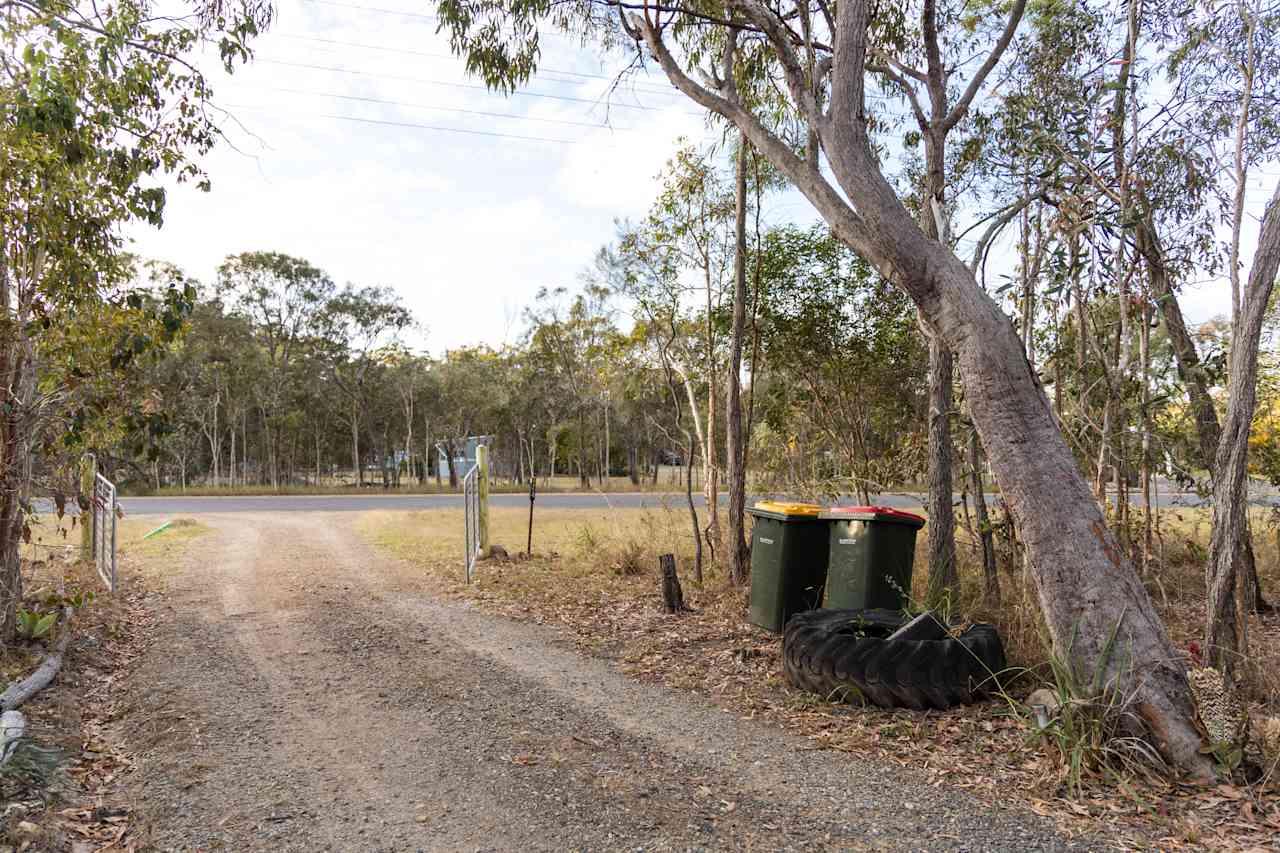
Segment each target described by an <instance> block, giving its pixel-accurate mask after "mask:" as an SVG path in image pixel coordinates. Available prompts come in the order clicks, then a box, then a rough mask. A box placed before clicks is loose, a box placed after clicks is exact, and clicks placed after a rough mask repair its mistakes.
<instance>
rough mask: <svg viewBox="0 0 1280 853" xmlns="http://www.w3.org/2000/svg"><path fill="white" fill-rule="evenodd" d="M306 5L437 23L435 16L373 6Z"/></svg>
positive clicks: (333, 1) (331, 1)
mask: <svg viewBox="0 0 1280 853" xmlns="http://www.w3.org/2000/svg"><path fill="white" fill-rule="evenodd" d="M306 2H307V3H318V4H320V5H321V6H338V7H339V8H342V9H358V10H360V11H362V12H377V13H379V14H382V15H403V16H404V17H406V18H421V19H423V20H424V21H438V20H440V18H439V17H437V16H436V15H426V14H423V13H422V12H401V11H399V10H398V9H379V8H377V7H374V6H361V5H359V4H357V3H339V2H338V0H306Z"/></svg>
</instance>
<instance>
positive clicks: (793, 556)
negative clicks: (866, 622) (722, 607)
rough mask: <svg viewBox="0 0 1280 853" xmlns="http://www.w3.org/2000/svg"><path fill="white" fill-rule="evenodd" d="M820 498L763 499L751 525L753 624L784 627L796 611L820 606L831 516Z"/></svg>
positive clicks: (771, 628) (753, 512) (770, 628)
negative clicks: (796, 500) (805, 501)
mask: <svg viewBox="0 0 1280 853" xmlns="http://www.w3.org/2000/svg"><path fill="white" fill-rule="evenodd" d="M821 511H822V508H821V507H819V506H818V505H817V504H803V503H783V502H779V501H759V502H758V503H756V505H755V506H754V507H750V508H749V509H747V512H749V513H751V515H752V516H754V517H755V525H754V526H753V528H752V531H751V613H750V619H751V624H753V625H758V626H760V627H761V628H764V629H765V630H766V631H772V632H774V633H775V634H778V633H781V632H782V629H783V628H785V627H786V626H787V620H788V619H790V618H791V616H792V615H793V614H796V613H800V612H802V611H805V610H813V609H814V608H817V607H821V606H822V587H823V584H824V583H825V581H826V579H827V553H828V544H827V522H825V521H823V520H822V519H821V518H819V515H820V513H821Z"/></svg>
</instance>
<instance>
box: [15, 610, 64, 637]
mask: <svg viewBox="0 0 1280 853" xmlns="http://www.w3.org/2000/svg"><path fill="white" fill-rule="evenodd" d="M56 624H58V611H56V610H55V611H53V612H52V613H40V612H38V611H31V610H19V611H18V636H19V637H22V638H23V639H24V640H39V639H41V638H43V637H44V636H45V635H47V634H48V633H49V632H50V631H52V630H53V626H54V625H56Z"/></svg>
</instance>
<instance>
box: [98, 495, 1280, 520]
mask: <svg viewBox="0 0 1280 853" xmlns="http://www.w3.org/2000/svg"><path fill="white" fill-rule="evenodd" d="M683 500H684V496H683V495H682V494H676V493H670V494H656V493H643V492H618V493H614V494H602V493H599V492H594V493H592V492H582V493H546V494H541V495H539V496H538V506H539V507H546V508H556V509H604V508H607V507H610V506H613V507H646V506H647V507H656V506H662V505H663V503H664V502H666V503H668V504H676V503H678V502H682V501H683ZM725 500H727V498H722V501H725ZM956 500H957V501H958V500H959V496H958V495H957V496H956ZM697 501H698V503H699V505H701V504H702V498H701V497H698V498H697ZM489 502H490V505H491V506H498V507H523V506H528V503H529V499H528V497H527V496H525V495H510V494H495V495H492V496H490V498H489ZM875 502H876V503H878V504H880V505H882V506H893V507H913V506H919V505H920V503H921V496H920V495H912V494H884V495H881V496H879V497H878V498H876V500H875ZM1136 502H1137V501H1136V499H1135V503H1136ZM120 503H121V505H122V506H123V507H124V511H125V513H127V514H128V515H202V514H205V513H211V512H363V511H366V510H373V509H446V508H457V507H461V506H462V496H461V495H458V494H445V495H387V494H377V495H279V496H261V497H160V498H121V499H120ZM841 503H856V500H854V499H852V498H850V499H848V500H845V501H841ZM1254 503H1255V504H1261V505H1270V506H1277V505H1280V501H1278V499H1277V496H1276V495H1275V494H1259V495H1258V496H1257V497H1256V498H1255V499H1254ZM1203 504H1204V501H1202V500H1201V499H1200V498H1199V497H1197V496H1196V495H1195V494H1194V493H1187V492H1176V493H1169V494H1165V493H1162V494H1161V495H1160V497H1159V505H1160V506H1161V507H1171V506H1201V505H1203Z"/></svg>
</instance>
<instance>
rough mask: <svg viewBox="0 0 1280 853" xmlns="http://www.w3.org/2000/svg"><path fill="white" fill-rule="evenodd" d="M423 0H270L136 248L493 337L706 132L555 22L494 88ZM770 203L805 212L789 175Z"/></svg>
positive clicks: (466, 339)
mask: <svg viewBox="0 0 1280 853" xmlns="http://www.w3.org/2000/svg"><path fill="white" fill-rule="evenodd" d="M375 7H376V8H375ZM432 8H433V6H432V5H431V4H428V3H414V2H411V0H350V2H347V0H281V2H280V3H279V4H278V7H277V18H276V21H275V23H274V24H273V26H272V28H271V30H270V31H269V32H268V33H267V34H266V35H265V36H263V37H262V38H260V39H259V40H258V41H257V43H256V51H257V56H256V59H255V61H254V62H253V63H252V64H251V65H250V66H249V67H247V68H243V69H240V70H239V71H237V72H236V74H235V75H234V76H232V77H227V76H226V75H225V74H223V73H221V72H220V71H218V70H211V73H210V76H211V79H212V81H213V83H214V91H215V95H216V102H217V103H218V104H219V105H220V106H222V107H225V108H226V109H227V110H229V112H230V113H231V114H232V115H233V116H234V120H229V121H227V122H226V126H225V130H226V132H227V135H228V137H229V139H230V142H231V143H232V144H223V145H221V146H219V147H218V148H217V149H215V151H214V152H213V153H212V154H210V155H209V157H208V158H207V159H206V160H205V163H204V165H205V168H206V170H207V171H208V173H209V176H210V178H211V179H212V182H213V190H212V192H210V193H201V192H198V191H196V190H194V189H193V188H191V187H177V188H174V189H172V190H171V192H170V195H169V201H168V206H167V209H166V212H165V225H164V227H163V228H162V229H159V230H154V229H146V228H141V227H139V228H135V229H133V230H132V231H131V232H130V233H131V235H132V236H133V237H134V239H135V240H136V244H135V251H137V252H138V253H140V254H141V255H143V256H145V257H149V258H157V259H163V260H167V261H171V262H173V263H176V264H178V265H179V266H181V267H182V268H184V269H185V270H186V271H187V272H189V273H191V274H193V275H195V276H196V277H198V278H200V279H202V280H204V281H211V280H212V279H213V278H214V270H215V269H216V267H217V265H218V263H219V262H220V261H221V259H222V258H223V257H225V256H226V255H228V254H231V253H235V252H243V251H251V250H274V251H281V252H286V253H288V254H292V255H297V256H300V257H304V258H306V259H308V260H309V261H311V262H312V263H314V264H316V265H317V266H319V267H321V268H322V269H325V270H326V271H328V272H329V273H330V274H331V275H332V276H333V277H334V278H335V279H336V280H337V281H339V282H347V281H350V282H353V283H356V284H359V285H375V284H376V285H390V286H392V287H394V288H395V289H396V290H398V291H399V292H400V293H401V294H402V295H403V297H404V300H405V302H406V304H407V305H408V306H409V307H410V308H411V309H412V310H413V312H414V314H415V315H416V316H417V318H418V319H419V321H420V322H421V323H422V324H423V326H424V327H425V332H424V333H423V335H415V336H414V337H415V340H414V341H412V342H411V343H415V344H417V345H419V346H423V345H425V347H426V348H427V349H429V350H431V351H432V352H437V353H438V352H440V351H441V350H443V349H445V348H447V347H455V346H458V345H460V344H472V343H482V342H483V343H487V344H490V345H495V346H496V345H500V344H502V343H504V342H508V341H514V340H515V339H516V337H517V336H518V333H519V327H520V314H521V311H522V310H523V308H524V307H525V306H526V305H528V304H529V303H530V302H531V301H532V299H533V296H534V294H535V293H536V292H537V290H538V289H539V288H540V287H543V286H556V285H569V286H573V285H574V284H575V282H576V281H577V277H578V274H579V273H580V271H581V270H582V269H583V268H584V267H586V266H587V265H588V264H589V262H590V261H591V258H592V255H593V253H594V252H595V250H596V249H597V248H599V247H600V246H601V245H603V244H605V243H606V242H608V241H609V240H610V239H611V237H612V236H613V233H614V225H613V222H614V220H615V219H616V218H625V217H632V218H635V217H639V216H641V215H643V214H644V212H645V211H646V210H647V208H648V206H649V204H650V202H651V201H652V199H653V196H654V194H655V188H656V183H655V180H654V179H655V175H657V173H658V172H659V171H660V169H661V168H662V165H663V163H664V162H665V161H666V159H667V158H668V157H669V156H670V155H671V153H672V152H673V151H674V150H675V145H676V142H677V140H678V139H679V138H680V137H682V136H683V137H687V138H690V139H693V140H701V141H711V140H713V139H716V138H718V137H717V134H716V133H715V132H714V131H711V130H709V129H708V125H707V122H706V121H705V119H704V118H702V117H701V115H700V114H699V112H698V110H697V108H696V107H695V106H694V105H693V104H692V103H690V102H689V101H687V100H686V99H684V98H683V97H682V96H679V95H678V93H675V92H674V91H673V90H671V88H670V87H669V86H668V85H667V84H666V81H665V79H663V78H661V77H660V76H658V75H657V74H656V73H651V74H650V75H649V76H647V77H645V76H639V77H633V78H632V82H631V84H629V85H627V86H624V88H623V89H622V90H621V91H619V92H615V93H614V94H613V95H612V96H610V97H607V98H606V97H605V94H606V90H607V88H608V86H609V81H610V79H611V78H612V76H613V74H614V72H616V71H617V70H618V69H619V68H620V67H621V65H622V60H621V59H620V58H616V57H615V58H613V59H609V58H605V59H601V58H600V57H599V56H598V55H596V54H595V53H593V52H592V51H590V50H584V49H582V48H579V47H576V46H574V45H573V44H571V43H570V42H568V41H567V40H565V39H562V38H555V39H549V40H547V41H546V42H544V50H543V58H542V63H541V65H542V68H543V70H542V71H540V72H539V74H538V76H537V78H536V79H535V80H534V81H533V82H531V83H530V84H529V85H528V86H526V87H525V88H524V89H523V90H522V92H523V93H524V94H521V95H517V96H515V97H511V98H504V97H502V96H499V95H495V94H491V93H488V92H486V91H484V90H483V86H482V84H480V83H479V82H478V81H476V80H472V79H468V78H467V77H466V76H465V74H464V72H463V67H462V63H461V60H459V59H456V58H453V57H451V56H450V55H449V49H448V45H447V42H446V40H445V39H444V38H443V37H442V36H437V35H436V34H435V28H436V21H435V20H434V18H433V17H431V16H430V14H429V13H430V11H431V10H432ZM392 10H395V11H402V12H405V13H408V14H394V13H392ZM207 65H208V67H210V68H211V69H214V68H215V66H216V63H208V64H207ZM565 72H572V73H565ZM459 111H472V113H465V112H459ZM475 112H485V113H492V114H496V115H476V114H474V113H475ZM340 117H345V118H340ZM424 125H425V126H426V127H424ZM463 131H469V132H463ZM487 134H500V135H497V136H495V135H487ZM514 137H523V138H514ZM548 140H553V141H548ZM233 146H234V147H233ZM1263 193H1264V190H1263V189H1259V190H1256V191H1254V192H1253V193H1251V195H1250V198H1251V199H1254V198H1257V197H1258V196H1259V195H1260V194H1263ZM766 212H767V216H768V219H770V220H772V221H775V222H777V221H783V220H789V221H797V222H805V221H811V220H813V219H814V218H815V217H814V214H813V213H812V211H811V210H810V209H809V207H808V205H807V203H806V202H805V201H804V200H803V199H802V198H800V197H799V196H798V195H796V194H795V193H789V194H786V195H784V196H781V197H779V198H776V199H774V200H773V202H772V203H771V204H770V206H769V209H768V210H767V211H766ZM1254 230H1256V228H1255V229H1254ZM1251 245H1252V244H1251V243H1250V250H1251ZM1184 305H1185V310H1186V311H1187V313H1188V315H1189V316H1190V317H1191V318H1192V319H1193V320H1202V319H1207V318H1208V317H1210V316H1213V315H1216V314H1221V313H1224V312H1226V311H1227V310H1228V302H1227V299H1226V297H1225V291H1224V289H1223V288H1222V286H1221V284H1220V283H1213V282H1205V283H1203V284H1200V285H1197V286H1194V287H1189V288H1188V289H1187V290H1186V291H1185V295H1184Z"/></svg>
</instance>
